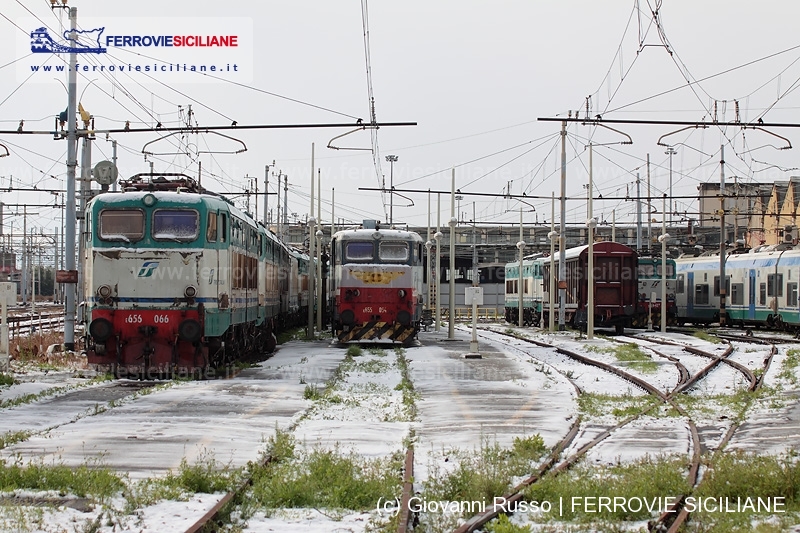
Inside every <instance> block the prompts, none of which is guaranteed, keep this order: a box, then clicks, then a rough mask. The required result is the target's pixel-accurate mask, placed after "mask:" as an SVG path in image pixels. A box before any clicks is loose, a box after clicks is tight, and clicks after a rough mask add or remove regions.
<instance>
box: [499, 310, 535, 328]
mask: <svg viewBox="0 0 800 533" xmlns="http://www.w3.org/2000/svg"><path fill="white" fill-rule="evenodd" d="M505 315H506V322H508V323H509V324H519V309H517V308H516V307H506V313H505ZM541 321H542V314H541V313H540V312H539V311H537V310H535V309H533V308H530V307H526V308H524V309H523V311H522V325H523V326H538V325H539V324H540V323H541Z"/></svg>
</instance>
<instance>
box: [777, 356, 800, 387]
mask: <svg viewBox="0 0 800 533" xmlns="http://www.w3.org/2000/svg"><path fill="white" fill-rule="evenodd" d="M798 365H800V350H798V349H797V348H792V349H790V350H787V351H786V357H785V358H784V360H783V361H782V362H781V371H780V372H779V373H778V377H779V378H782V379H785V380H787V381H790V382H791V383H792V384H793V385H796V384H797V375H796V374H795V369H796V368H797V366H798Z"/></svg>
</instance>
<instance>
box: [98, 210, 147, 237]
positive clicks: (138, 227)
mask: <svg viewBox="0 0 800 533" xmlns="http://www.w3.org/2000/svg"><path fill="white" fill-rule="evenodd" d="M98 235H99V237H100V238H101V239H102V240H104V241H122V242H135V241H139V240H141V239H142V237H144V211H142V210H140V209H103V210H102V211H100V229H99V231H98Z"/></svg>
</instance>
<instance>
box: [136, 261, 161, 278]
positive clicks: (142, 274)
mask: <svg viewBox="0 0 800 533" xmlns="http://www.w3.org/2000/svg"><path fill="white" fill-rule="evenodd" d="M157 268H158V261H145V262H144V263H143V264H142V268H140V269H139V275H138V276H136V277H137V278H149V277H150V276H152V275H153V272H155V270H156V269H157Z"/></svg>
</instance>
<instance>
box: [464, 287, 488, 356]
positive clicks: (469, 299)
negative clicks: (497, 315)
mask: <svg viewBox="0 0 800 533" xmlns="http://www.w3.org/2000/svg"><path fill="white" fill-rule="evenodd" d="M464 304H465V305H472V340H471V341H470V343H469V353H468V354H467V355H466V356H465V357H466V358H467V359H480V358H481V354H480V352H479V351H478V306H479V305H483V287H466V288H465V289H464Z"/></svg>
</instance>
